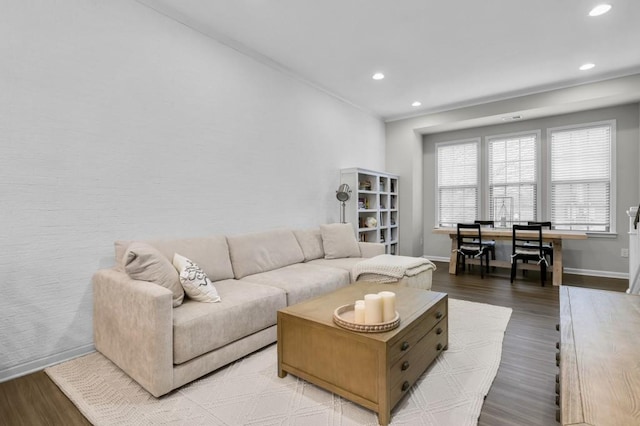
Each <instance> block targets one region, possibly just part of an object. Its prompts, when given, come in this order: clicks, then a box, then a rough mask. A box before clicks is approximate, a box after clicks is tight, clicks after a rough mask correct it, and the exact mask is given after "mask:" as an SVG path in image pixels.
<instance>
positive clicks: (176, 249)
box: [115, 235, 233, 282]
mask: <svg viewBox="0 0 640 426" xmlns="http://www.w3.org/2000/svg"><path fill="white" fill-rule="evenodd" d="M144 242H145V243H147V244H149V245H150V246H153V247H155V248H156V249H158V251H159V252H160V253H162V254H163V255H164V256H165V257H166V258H167V259H168V260H169V262H172V261H173V255H174V254H175V253H180V254H181V255H182V256H185V257H187V258H189V259H191V260H192V261H193V262H194V263H196V264H198V266H200V267H201V268H202V270H203V271H204V273H205V274H207V277H209V279H210V280H211V281H213V282H215V281H218V280H225V279H228V278H233V269H232V268H231V259H230V258H229V248H228V247H227V239H226V237H224V236H223V235H216V236H212V237H204V238H180V239H167V240H149V241H144ZM131 243H132V241H116V243H115V249H116V262H117V263H116V269H120V270H122V262H121V261H122V256H123V255H124V252H125V250H126V248H127V247H128V246H129V244H131Z"/></svg>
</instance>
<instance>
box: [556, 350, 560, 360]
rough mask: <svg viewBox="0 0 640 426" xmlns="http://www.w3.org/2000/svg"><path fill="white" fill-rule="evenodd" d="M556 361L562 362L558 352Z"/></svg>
mask: <svg viewBox="0 0 640 426" xmlns="http://www.w3.org/2000/svg"><path fill="white" fill-rule="evenodd" d="M556 361H560V352H556Z"/></svg>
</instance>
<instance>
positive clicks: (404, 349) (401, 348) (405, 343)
mask: <svg viewBox="0 0 640 426" xmlns="http://www.w3.org/2000/svg"><path fill="white" fill-rule="evenodd" d="M407 349H409V342H407V341H404V342H402V346H400V350H401V351H406V350H407Z"/></svg>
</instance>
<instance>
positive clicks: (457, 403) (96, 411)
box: [45, 299, 511, 426]
mask: <svg viewBox="0 0 640 426" xmlns="http://www.w3.org/2000/svg"><path fill="white" fill-rule="evenodd" d="M510 317H511V309H509V308H504V307H498V306H492V305H486V304H480V303H473V302H466V301H461V300H455V299H449V349H448V350H447V351H445V352H443V353H442V354H441V355H440V356H439V357H438V358H437V360H436V362H435V363H434V364H433V365H432V366H431V368H430V369H429V370H427V372H426V373H425V374H424V375H423V376H422V377H421V378H420V379H419V381H418V382H417V383H416V384H415V385H414V386H413V387H412V389H411V390H410V392H409V395H408V396H407V397H405V398H404V399H403V400H402V401H400V403H399V404H398V405H397V406H396V408H395V409H394V410H393V411H392V412H391V416H392V417H391V424H393V425H401V424H405V425H438V426H446V425H455V426H463V425H475V424H477V422H478V416H479V415H480V410H481V409H482V403H483V401H484V397H485V395H486V394H487V393H488V392H489V388H490V387H491V383H492V382H493V379H494V378H495V375H496V372H497V371H498V366H499V365H500V357H501V354H502V340H503V337H504V332H505V330H506V328H507V323H508V322H509V318H510ZM45 371H46V373H47V374H48V375H49V377H51V378H52V379H53V381H54V382H55V383H56V384H57V385H58V386H59V387H60V389H62V391H63V392H64V393H65V394H66V395H67V396H68V397H69V398H70V399H71V400H72V401H73V403H74V404H75V405H76V406H77V407H78V409H79V410H80V411H81V412H82V413H83V414H84V415H85V417H87V419H89V421H90V422H91V423H93V424H95V425H109V426H112V425H127V426H129V425H189V426H191V425H230V426H236V425H299V426H303V425H304V426H308V425H322V426H325V425H327V426H329V425H340V426H349V425H377V424H378V422H377V416H376V415H375V413H373V412H372V411H369V410H367V409H365V408H362V407H360V406H358V405H356V404H354V403H351V402H349V401H347V400H345V399H343V398H341V397H339V396H336V395H333V394H331V393H329V392H327V391H325V390H322V389H320V388H318V387H316V386H314V385H312V384H309V383H307V382H305V381H303V380H300V379H297V378H296V377H294V376H292V375H291V374H289V375H287V376H286V377H285V378H284V379H280V378H278V376H277V351H276V345H275V344H274V345H271V346H268V347H267V348H265V349H263V350H261V351H258V352H256V353H254V354H252V355H249V356H247V357H245V358H243V359H241V360H239V361H237V362H235V363H233V364H230V365H229V366H227V367H224V368H222V369H220V370H218V371H216V372H214V373H212V374H210V375H208V376H206V377H204V378H202V379H200V380H197V381H195V382H192V383H190V384H188V385H186V386H183V387H182V388H180V389H178V390H176V391H173V392H171V393H170V394H168V395H165V396H164V397H162V398H160V399H156V398H154V397H153V396H151V395H150V394H149V393H147V392H146V391H145V390H144V389H142V388H141V387H140V386H139V385H138V384H137V383H136V382H134V381H133V380H131V379H130V378H129V377H128V376H127V375H126V374H124V373H123V372H122V371H121V370H120V369H119V368H118V367H116V366H115V365H114V364H112V363H111V362H110V361H109V360H107V359H106V358H105V357H103V356H102V355H101V354H100V353H97V352H96V353H92V354H89V355H86V356H83V357H81V358H76V359H74V360H71V361H67V362H65V363H62V364H59V365H56V366H53V367H50V368H47V369H46V370H45Z"/></svg>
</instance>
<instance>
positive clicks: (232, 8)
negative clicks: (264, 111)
mask: <svg viewBox="0 0 640 426" xmlns="http://www.w3.org/2000/svg"><path fill="white" fill-rule="evenodd" d="M138 1H139V2H140V3H143V4H146V5H147V6H149V7H152V8H154V9H156V10H158V11H160V12H162V13H164V14H166V15H168V16H169V17H172V18H174V19H176V20H178V21H180V22H182V23H184V24H186V25H188V26H190V27H192V28H194V29H196V30H198V31H200V32H202V33H204V34H206V35H208V36H210V37H212V38H214V39H216V40H218V41H220V42H222V43H224V44H226V45H228V46H230V47H232V48H234V49H236V50H238V51H241V52H243V53H245V54H247V55H249V56H252V57H254V58H255V59H257V60H259V61H261V62H263V63H266V64H267V65H269V66H272V67H275V68H277V69H279V70H281V71H284V72H286V73H289V74H290V75H293V76H295V77H296V78H299V79H302V80H304V81H306V82H307V83H309V84H311V85H313V86H315V87H317V88H320V89H322V90H324V91H326V92H328V93H330V94H332V95H333V96H336V97H338V98H340V99H342V100H344V101H346V102H348V103H350V104H353V105H355V106H357V107H359V108H361V109H363V110H366V111H369V112H371V113H373V114H375V115H377V116H379V117H381V118H383V119H385V120H387V121H390V120H395V119H399V118H406V117H412V116H418V115H422V114H433V113H436V112H441V111H447V110H452V109H458V108H462V107H468V106H472V105H479V104H484V103H488V102H494V101H500V100H505V99H510V98H514V97H518V96H524V95H530V94H535V93H540V92H545V91H549V90H553V89H560V88H567V87H572V86H577V85H582V84H585V83H591V82H597V81H602V80H607V79H612V78H616V77H622V76H628V75H632V74H637V73H640V24H639V23H640V1H638V0H602V1H606V2H608V3H609V4H611V5H612V6H613V7H612V9H611V11H610V12H609V13H607V14H604V15H602V16H599V17H590V16H588V13H589V10H590V9H591V8H592V7H593V6H595V5H596V4H598V3H601V2H602V1H598V0H535V1H513V0H511V1H509V0H485V1H478V0H443V1H440V2H436V1H430V0H396V1H391V0H233V1H231V0H229V1H226V0H138ZM587 62H591V63H594V64H595V65H596V66H595V67H594V68H593V69H591V70H588V71H580V70H579V69H578V67H579V66H580V65H582V64H584V63H587ZM376 72H382V73H384V74H385V76H386V77H385V78H384V79H383V80H378V81H376V80H373V79H372V75H373V74H374V73H376ZM414 101H420V102H421V103H422V105H421V106H419V107H413V106H411V104H412V103H413V102H414Z"/></svg>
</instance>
